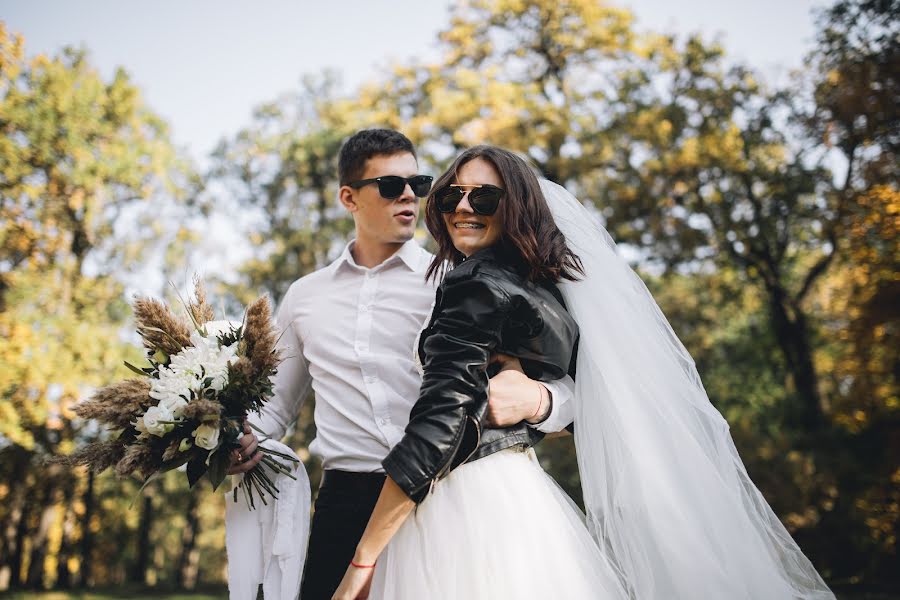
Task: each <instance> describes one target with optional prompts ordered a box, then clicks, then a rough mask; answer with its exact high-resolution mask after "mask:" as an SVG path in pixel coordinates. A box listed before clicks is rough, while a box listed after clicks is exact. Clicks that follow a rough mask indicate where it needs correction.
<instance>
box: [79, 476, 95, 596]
mask: <svg viewBox="0 0 900 600" xmlns="http://www.w3.org/2000/svg"><path fill="white" fill-rule="evenodd" d="M93 518H94V472H93V471H92V470H90V469H88V473H87V487H86V488H85V490H84V520H83V521H82V524H81V573H80V578H79V579H80V581H79V586H81V587H91V586H93V585H94V580H93V577H94V573H93V569H94V560H93V553H94V532H93V531H91V519H93Z"/></svg>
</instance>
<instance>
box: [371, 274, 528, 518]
mask: <svg viewBox="0 0 900 600" xmlns="http://www.w3.org/2000/svg"><path fill="white" fill-rule="evenodd" d="M464 264H465V263H464ZM440 293H441V297H440V300H439V304H438V309H437V310H438V313H437V315H436V317H435V319H434V322H433V323H432V325H431V326H430V327H429V329H428V330H426V333H425V335H426V337H425V338H424V343H423V347H424V350H425V357H424V358H425V364H424V374H423V377H422V388H421V390H420V392H419V399H418V400H417V401H416V403H415V405H414V406H413V408H412V411H411V412H410V418H409V424H408V425H407V426H406V431H405V434H404V436H403V438H402V439H401V440H400V441H399V442H398V443H397V444H396V445H395V446H394V447H393V448H392V449H391V451H390V452H389V453H388V455H387V456H386V457H385V459H384V460H383V461H382V462H381V465H382V466H383V467H384V470H385V472H386V473H387V474H388V475H389V476H390V477H391V478H392V479H393V480H394V482H396V484H397V485H398V486H400V488H401V489H402V490H403V491H404V492H405V493H406V495H407V496H409V497H410V498H412V499H413V500H414V501H416V502H421V501H422V500H423V499H424V498H425V496H426V494H427V493H428V490H429V489H431V487H432V485H434V483H435V481H437V480H438V479H439V478H440V477H442V476H444V475H446V474H447V472H448V471H449V468H450V465H451V463H452V462H453V459H454V457H455V456H456V454H457V453H458V452H459V449H460V446H461V444H462V443H463V441H464V434H465V432H466V427H467V422H471V420H470V419H468V415H469V414H470V413H471V410H472V408H473V407H476V406H477V407H480V406H483V405H484V404H485V403H486V402H487V388H488V376H487V365H488V362H489V360H490V358H491V355H492V354H493V353H494V351H495V350H496V348H497V347H498V345H499V343H500V336H501V331H502V329H503V323H504V321H505V320H506V315H507V312H508V311H509V308H510V299H509V296H508V295H507V294H506V292H505V291H504V290H503V289H502V288H500V287H499V286H498V285H497V284H495V283H493V282H492V281H491V280H490V279H489V278H488V277H487V276H485V275H484V274H481V273H478V272H477V271H476V272H475V273H472V269H464V268H461V267H459V268H457V269H454V270H453V271H451V272H450V273H449V274H448V275H447V277H446V278H445V280H444V282H443V283H442V284H441V291H440Z"/></svg>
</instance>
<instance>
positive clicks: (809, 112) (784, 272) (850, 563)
mask: <svg viewBox="0 0 900 600" xmlns="http://www.w3.org/2000/svg"><path fill="white" fill-rule="evenodd" d="M450 15H451V18H449V19H448V20H447V23H448V24H447V25H446V26H445V28H444V30H443V31H442V32H441V33H440V35H439V40H438V48H439V49H440V52H439V55H438V58H437V59H436V60H428V61H425V60H415V59H412V60H407V61H402V62H398V63H396V64H394V65H393V66H392V67H391V68H389V69H385V70H384V71H383V72H381V73H377V74H375V75H373V76H372V77H371V79H370V81H369V82H368V83H365V84H363V85H360V86H359V87H357V88H355V89H353V90H351V91H349V92H348V91H346V90H341V89H340V86H339V85H338V84H337V81H336V78H335V75H334V74H332V73H327V72H326V73H320V74H312V75H310V76H308V77H307V78H305V79H304V80H303V85H302V86H300V87H299V89H296V90H294V92H293V93H292V94H289V95H285V96H282V97H279V98H277V99H273V100H272V101H271V102H268V103H265V104H262V105H260V106H259V107H258V109H257V110H256V111H255V112H254V114H253V116H252V119H250V120H249V121H248V123H247V124H246V126H245V127H244V128H243V129H242V130H241V131H240V132H239V133H237V134H235V135H233V136H229V137H227V138H225V139H223V141H222V142H221V143H220V144H219V146H218V147H217V149H216V150H215V152H214V153H213V154H212V156H210V157H208V160H207V161H206V164H204V165H202V166H201V165H199V164H197V161H196V160H193V159H191V158H190V157H189V156H187V155H186V153H184V152H183V151H182V150H180V149H179V148H178V147H176V145H175V144H174V143H173V141H172V138H171V135H170V132H169V128H168V126H167V123H166V122H165V121H164V120H163V119H162V118H161V117H160V116H159V115H157V114H156V113H154V110H153V108H152V107H151V106H148V105H147V103H145V101H144V100H143V99H142V94H141V92H140V90H139V89H138V87H137V86H136V85H135V84H134V83H133V82H132V80H131V79H130V78H129V74H128V73H126V72H125V71H124V70H119V71H118V72H117V73H115V75H114V76H112V77H111V78H104V77H102V76H101V75H100V74H99V72H98V71H97V69H96V68H95V67H94V66H93V65H92V59H91V55H90V52H89V51H88V50H85V49H83V48H82V49H74V48H73V49H66V50H65V51H62V52H60V53H57V54H56V55H52V56H48V55H43V54H36V53H32V52H30V51H29V47H28V43H27V42H28V41H27V40H26V39H23V37H22V36H21V35H19V34H17V32H16V31H13V30H12V29H11V28H10V26H9V25H8V24H3V23H2V22H0V591H3V590H26V589H30V590H42V589H59V590H68V589H75V588H114V587H115V588H118V589H133V590H137V589H145V588H153V589H156V590H163V591H172V590H195V589H207V590H212V591H214V592H216V593H221V591H220V590H221V589H222V587H221V586H222V584H223V581H224V578H225V553H224V526H223V513H224V499H223V498H222V497H220V496H219V495H215V494H213V493H212V492H211V491H210V490H209V489H207V488H206V487H203V489H198V490H195V491H194V492H191V491H189V490H188V489H187V486H186V482H185V481H184V475H183V474H182V473H170V474H168V476H167V477H165V478H163V479H161V480H160V481H158V482H155V483H153V484H151V485H149V486H148V487H147V488H146V489H144V490H143V492H141V493H139V491H138V490H139V484H138V483H137V482H136V481H119V480H116V479H115V478H114V477H113V476H112V475H111V474H110V473H102V474H92V473H88V472H86V471H83V470H77V469H76V470H72V469H70V468H64V467H61V466H57V465H52V466H48V465H47V464H45V460H46V459H47V458H48V457H49V456H51V455H55V454H65V453H67V452H70V451H71V450H72V449H73V448H74V447H75V446H76V445H77V444H80V443H83V442H84V441H85V440H88V439H90V438H92V437H93V436H95V435H97V429H96V427H95V426H93V425H92V424H91V423H88V422H83V421H81V420H79V419H77V418H76V417H75V416H74V414H73V413H72V407H73V405H74V404H75V403H77V402H78V401H79V400H80V399H82V398H85V397H86V396H87V395H89V394H90V393H91V390H92V389H93V388H95V387H96V386H101V385H104V384H106V383H108V382H110V381H112V380H114V379H119V378H122V377H124V376H126V375H127V371H126V369H125V367H124V366H123V360H125V359H129V360H132V361H139V360H140V351H139V350H138V349H137V348H136V347H135V345H134V339H135V338H134V334H133V331H132V329H133V326H132V324H131V321H130V319H131V315H130V309H129V306H128V301H129V299H130V293H129V292H134V291H139V292H141V293H157V290H150V291H147V290H141V289H139V287H138V288H137V289H136V288H135V285H134V281H136V280H137V281H140V280H141V278H142V277H144V276H145V275H146V274H147V273H150V272H152V273H154V274H155V275H154V276H156V277H160V276H161V277H162V279H163V280H171V281H172V282H174V283H175V286H176V287H184V286H186V285H187V284H188V283H189V280H190V275H191V273H192V272H193V270H197V265H195V264H192V263H191V260H190V258H191V256H193V255H192V251H193V249H194V248H196V247H197V246H198V245H199V244H200V243H201V242H202V240H203V238H204V237H205V236H208V235H214V233H215V231H216V230H217V229H219V225H220V224H221V223H222V222H223V220H225V221H233V222H235V223H239V224H240V232H241V236H243V237H245V238H246V240H249V244H248V246H249V247H250V249H251V251H250V252H249V253H248V259H247V260H246V261H244V262H243V264H242V265H241V266H240V268H239V271H238V272H237V273H230V274H228V276H221V277H219V276H218V275H220V274H217V273H216V272H215V271H214V268H213V267H208V266H207V267H205V268H206V270H205V272H203V274H204V275H205V277H206V281H207V283H208V284H209V287H211V288H212V289H213V290H214V291H215V297H216V300H215V304H216V305H220V304H221V306H222V311H223V312H225V313H226V314H229V315H232V316H233V315H234V314H235V313H236V311H237V310H239V306H240V304H239V303H241V302H246V301H248V300H250V299H252V298H253V297H254V296H255V295H256V294H257V293H258V292H260V291H262V292H266V293H268V294H270V295H271V297H272V298H273V299H274V300H276V301H277V300H279V299H280V298H281V295H282V294H283V293H284V291H285V290H286V289H287V287H288V285H289V284H290V283H291V282H292V281H293V280H294V279H296V278H298V277H300V276H302V275H304V274H306V273H308V272H310V271H312V270H314V269H316V268H318V267H320V266H323V265H324V264H326V263H327V262H329V261H330V260H331V259H333V258H334V257H335V255H336V252H339V250H340V248H341V247H342V246H343V244H344V243H345V242H346V240H347V239H348V236H349V235H350V234H351V232H352V221H351V220H349V219H348V218H347V217H346V216H345V214H344V212H343V210H342V209H341V208H340V206H339V205H338V204H337V202H336V191H337V184H336V178H335V172H336V154H337V151H338V149H339V147H340V144H341V141H342V140H343V139H344V138H345V137H346V136H347V135H348V134H350V133H352V132H353V131H355V130H357V129H359V128H362V127H368V126H387V127H393V128H397V129H400V130H401V131H403V132H405V133H406V134H407V135H408V136H409V137H410V138H411V139H412V140H413V141H414V142H415V143H416V144H417V146H418V148H419V150H420V165H421V167H422V169H421V171H422V172H425V173H431V174H435V175H437V174H439V173H440V171H441V169H442V168H443V167H444V166H446V165H447V164H448V163H449V161H450V160H451V159H452V157H453V156H455V154H456V153H458V152H459V151H460V150H462V149H463V148H466V147H468V146H470V145H473V144H477V143H481V142H490V143H494V144H498V145H501V146H505V147H508V148H511V149H515V150H517V151H520V152H523V153H525V154H527V155H528V156H530V157H531V159H532V160H533V161H534V162H535V163H536V164H537V165H538V166H539V167H540V168H541V169H542V170H543V172H544V173H545V174H546V176H547V177H548V178H550V179H552V180H555V181H557V182H560V183H562V184H564V185H566V186H567V187H568V188H569V189H570V190H571V191H572V192H574V193H576V195H578V196H579V197H580V198H581V199H583V200H584V201H586V202H589V203H591V204H593V206H595V207H596V209H597V210H598V213H599V214H600V215H601V216H602V218H603V219H604V220H605V223H606V225H607V228H608V229H609V231H610V233H611V234H612V235H613V237H614V238H615V239H616V240H617V241H618V242H619V244H620V247H621V248H622V251H623V253H625V254H626V256H628V258H629V259H630V260H632V261H633V264H634V266H635V267H636V268H637V269H638V270H639V272H640V273H641V274H642V276H643V277H644V279H645V281H647V283H648V285H649V286H650V288H651V291H653V292H654V294H655V296H656V298H657V300H658V301H659V303H660V305H661V307H662V309H663V311H664V312H665V313H666V315H667V316H668V317H669V319H670V321H671V323H672V325H673V327H674V328H675V330H676V332H677V333H678V334H679V336H680V337H681V339H682V340H683V341H684V343H685V345H686V346H687V347H688V349H689V350H690V351H691V353H692V355H693V356H694V358H695V360H696V362H697V365H698V368H699V370H700V373H701V375H702V377H703V380H704V382H705V385H706V388H707V391H708V393H709V396H710V399H711V400H712V402H713V403H714V404H715V406H716V407H717V408H718V409H719V410H720V411H721V412H722V413H723V414H724V415H725V417H726V418H727V420H728V422H729V423H730V424H731V428H732V434H733V436H734V439H735V443H736V445H737V447H738V449H739V450H740V452H741V455H742V457H743V459H744V461H745V463H746V465H747V468H748V470H749V472H750V474H751V476H752V477H753V479H754V481H755V482H756V484H757V485H758V487H759V488H760V489H761V490H762V492H763V493H764V495H765V497H766V498H767V499H768V501H769V503H770V504H771V505H772V507H773V508H774V509H775V511H776V512H777V513H778V515H779V516H780V517H781V519H782V520H783V522H784V523H785V525H786V526H787V527H788V529H789V530H790V531H791V533H792V534H793V535H794V537H795V538H796V539H797V541H798V542H799V544H800V546H801V547H802V548H803V550H804V551H805V552H806V554H807V555H808V556H809V557H810V558H811V560H812V561H813V563H814V564H815V565H816V567H817V568H818V569H819V571H820V572H821V573H822V574H823V576H824V577H825V578H826V579H827V580H828V581H829V582H830V583H831V584H832V585H834V586H835V589H836V591H838V592H839V596H840V595H841V592H842V591H850V590H857V591H858V590H863V591H865V590H873V591H879V592H880V593H892V592H897V591H898V590H900V576H898V573H900V570H898V569H897V565H898V564H900V563H898V560H897V536H898V520H900V464H898V457H900V427H898V424H900V418H898V417H900V397H898V391H900V390H898V376H900V329H898V327H900V319H898V317H900V271H898V266H900V248H898V228H900V190H898V178H897V177H898V144H900V127H898V114H897V111H898V106H900V95H898V91H900V83H898V77H900V25H898V15H900V1H898V0H840V1H838V2H836V3H832V4H830V5H828V6H825V7H823V8H822V9H821V10H818V11H816V13H815V14H813V15H810V19H814V20H815V30H816V38H815V42H814V46H813V50H812V51H811V52H810V53H809V55H808V56H807V58H806V60H805V64H804V67H803V68H802V69H800V70H798V71H797V72H795V73H792V74H791V76H790V79H789V81H786V82H781V83H778V84H775V83H773V82H767V81H766V78H765V77H764V76H763V75H761V74H760V73H759V72H758V71H756V70H755V69H754V68H753V66H751V65H748V64H741V63H740V62H736V61H734V60H730V57H728V56H727V55H726V53H725V51H724V50H723V48H722V47H721V46H720V45H719V44H718V43H717V42H716V41H713V40H710V39H706V38H705V37H704V36H702V35H672V34H667V33H662V32H659V33H653V32H646V31H638V30H637V28H636V27H635V24H634V18H633V15H632V13H630V12H629V11H628V10H626V9H622V8H615V7H613V6H610V5H607V4H604V3H601V2H599V1H597V0H568V1H565V2H560V1H558V0H535V1H532V2H522V1H517V0H469V1H468V2H459V3H457V4H456V5H455V6H454V7H453V8H452V9H451V12H450ZM773 18H777V17H773ZM420 238H421V241H422V242H423V243H427V233H426V232H425V231H424V229H423V230H421V231H420ZM246 240H243V239H242V240H239V241H235V242H234V243H235V244H246V243H247V242H246ZM200 270H201V271H202V269H200ZM160 292H161V290H160ZM165 293H166V294H167V299H169V300H172V299H174V293H173V290H172V288H171V287H169V288H167V291H166V292H165ZM312 406H313V403H312V402H307V404H306V406H305V407H304V411H303V415H302V418H301V420H300V425H299V426H298V428H297V429H296V431H294V432H293V433H292V434H291V436H290V441H289V443H290V444H291V445H292V446H293V447H294V448H296V449H298V451H299V452H300V453H301V454H302V455H303V456H304V458H305V459H309V457H308V453H306V452H305V446H306V444H307V443H308V442H309V440H311V438H312V435H313V429H312V418H311V417H312ZM541 455H542V461H543V464H544V466H545V467H546V468H547V469H548V470H549V471H550V472H551V474H552V475H554V476H555V477H556V478H557V479H558V480H559V481H560V482H561V483H562V484H563V485H564V486H565V487H566V488H567V489H568V490H569V491H570V493H572V494H573V495H576V496H577V489H578V479H577V478H578V475H577V466H576V464H575V457H574V448H573V445H572V443H571V441H565V440H563V441H558V440H556V441H550V442H547V443H545V444H544V445H543V447H542V448H541ZM307 462H308V469H309V471H310V475H311V478H312V480H313V484H314V486H315V484H316V483H317V480H318V475H319V472H318V464H317V463H316V461H315V460H307ZM891 565H894V566H893V567H891ZM123 586H124V587H123ZM854 593H855V592H854Z"/></svg>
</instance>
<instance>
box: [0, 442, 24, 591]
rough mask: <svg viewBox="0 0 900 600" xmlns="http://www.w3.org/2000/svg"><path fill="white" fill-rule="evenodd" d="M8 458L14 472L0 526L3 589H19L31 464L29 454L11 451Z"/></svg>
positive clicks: (0, 568) (0, 586)
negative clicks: (7, 502)
mask: <svg viewBox="0 0 900 600" xmlns="http://www.w3.org/2000/svg"><path fill="white" fill-rule="evenodd" d="M10 454H11V455H12V456H9V455H5V457H4V460H10V461H11V463H12V464H13V465H15V466H14V467H13V472H12V473H11V474H10V478H9V482H8V484H9V487H10V489H11V490H12V494H11V497H10V499H9V504H8V505H7V507H6V508H7V510H8V512H7V513H6V514H7V516H6V519H5V520H4V521H3V523H2V526H0V535H2V537H3V540H2V542H3V543H2V544H0V591H5V590H6V589H9V588H16V587H18V586H19V585H20V584H21V570H22V542H23V541H24V539H25V529H24V527H25V522H26V520H27V517H28V515H27V505H26V502H25V500H26V498H27V495H28V489H27V487H28V477H27V472H26V469H27V467H28V464H29V457H28V455H27V453H24V452H16V451H15V450H14V449H13V450H12V451H11V452H10Z"/></svg>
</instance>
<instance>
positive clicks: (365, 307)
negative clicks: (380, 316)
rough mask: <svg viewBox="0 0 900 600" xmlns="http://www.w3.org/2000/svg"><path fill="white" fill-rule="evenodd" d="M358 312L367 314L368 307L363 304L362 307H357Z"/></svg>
mask: <svg viewBox="0 0 900 600" xmlns="http://www.w3.org/2000/svg"><path fill="white" fill-rule="evenodd" d="M359 310H360V311H362V312H364V313H367V312H369V306H368V305H367V304H363V305H362V306H360V307H359Z"/></svg>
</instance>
